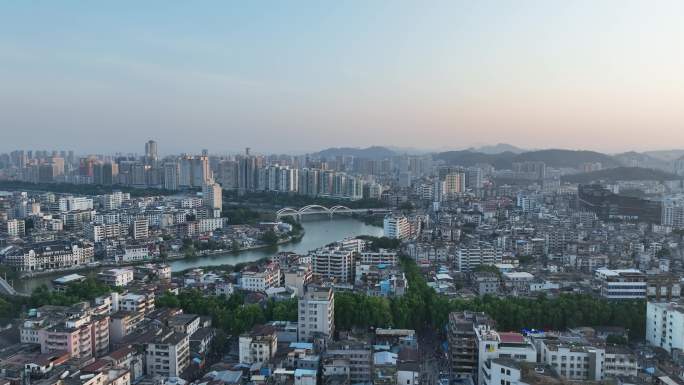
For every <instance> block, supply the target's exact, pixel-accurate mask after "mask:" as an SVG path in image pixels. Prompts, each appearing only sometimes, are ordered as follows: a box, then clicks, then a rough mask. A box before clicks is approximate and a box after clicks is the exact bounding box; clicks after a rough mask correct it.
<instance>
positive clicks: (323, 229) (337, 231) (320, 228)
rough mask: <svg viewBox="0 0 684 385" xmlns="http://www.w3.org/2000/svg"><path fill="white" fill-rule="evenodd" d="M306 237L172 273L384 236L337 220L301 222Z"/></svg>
mask: <svg viewBox="0 0 684 385" xmlns="http://www.w3.org/2000/svg"><path fill="white" fill-rule="evenodd" d="M302 226H303V227H304V231H305V235H304V237H303V238H302V239H301V240H300V241H299V242H295V243H289V244H286V245H282V246H278V247H273V248H269V249H259V250H250V251H243V252H240V253H238V254H234V253H226V254H222V255H213V256H210V257H202V258H193V259H183V260H178V261H173V262H171V263H170V264H171V269H172V270H173V271H178V270H185V269H190V268H194V267H201V266H216V265H235V264H238V263H243V262H252V261H256V260H259V259H261V258H265V257H270V256H272V255H273V254H275V253H277V252H279V251H293V252H298V253H305V252H307V251H309V250H313V249H315V248H318V247H320V246H323V245H327V244H329V243H332V242H335V241H337V240H340V239H343V238H346V237H354V236H357V235H373V236H382V229H381V228H379V227H375V226H370V225H367V224H365V223H363V222H361V221H358V220H356V219H352V218H344V217H337V218H335V219H332V220H330V219H327V218H326V219H304V220H303V221H302ZM65 274H67V273H60V274H58V275H57V276H60V275H65ZM54 278H55V276H42V277H34V278H29V279H24V280H21V281H19V282H14V283H13V285H14V287H15V289H16V290H17V291H20V292H24V293H27V292H31V291H32V290H33V289H34V288H36V287H38V286H40V285H42V284H47V285H49V284H50V281H51V280H52V279H54Z"/></svg>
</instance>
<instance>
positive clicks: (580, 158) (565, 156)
mask: <svg viewBox="0 0 684 385" xmlns="http://www.w3.org/2000/svg"><path fill="white" fill-rule="evenodd" d="M513 161H514V162H525V161H534V162H544V163H546V165H547V166H549V167H555V168H563V167H572V168H579V167H580V166H581V165H582V163H586V162H591V163H595V162H600V163H601V164H602V165H603V167H605V168H611V167H620V166H622V164H620V162H619V161H617V160H616V159H614V158H613V157H611V156H610V155H606V154H602V153H600V152H596V151H586V150H577V151H576V150H557V149H550V150H539V151H529V152H524V153H522V154H520V155H518V156H517V157H516V158H515V159H514V160H513Z"/></svg>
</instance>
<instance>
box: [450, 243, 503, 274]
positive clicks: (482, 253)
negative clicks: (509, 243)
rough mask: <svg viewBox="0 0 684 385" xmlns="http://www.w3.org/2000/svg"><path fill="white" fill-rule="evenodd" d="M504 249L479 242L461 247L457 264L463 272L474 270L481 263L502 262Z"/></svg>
mask: <svg viewBox="0 0 684 385" xmlns="http://www.w3.org/2000/svg"><path fill="white" fill-rule="evenodd" d="M502 258H503V250H502V249H500V248H498V247H494V246H492V245H490V244H487V243H483V242H481V243H479V244H478V245H473V246H469V247H461V248H459V249H458V252H457V259H456V264H457V267H458V270H459V271H461V272H470V271H473V270H474V269H475V268H476V267H478V266H480V265H492V266H493V265H495V264H497V263H501V260H502Z"/></svg>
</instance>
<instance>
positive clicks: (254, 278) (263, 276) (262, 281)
mask: <svg viewBox="0 0 684 385" xmlns="http://www.w3.org/2000/svg"><path fill="white" fill-rule="evenodd" d="M279 286H280V268H279V267H278V265H276V264H269V265H268V266H266V267H264V268H263V269H259V270H258V271H243V272H242V276H241V277H240V287H241V288H242V289H243V290H247V291H265V290H266V289H269V288H272V287H279Z"/></svg>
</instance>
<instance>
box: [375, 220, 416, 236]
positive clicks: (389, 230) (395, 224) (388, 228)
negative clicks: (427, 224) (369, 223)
mask: <svg viewBox="0 0 684 385" xmlns="http://www.w3.org/2000/svg"><path fill="white" fill-rule="evenodd" d="M382 228H383V233H384V235H385V237H387V238H393V239H406V238H408V237H409V236H410V235H411V225H410V224H409V221H408V218H406V217H404V216H395V215H388V216H386V217H385V219H384V220H383V226H382Z"/></svg>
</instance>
